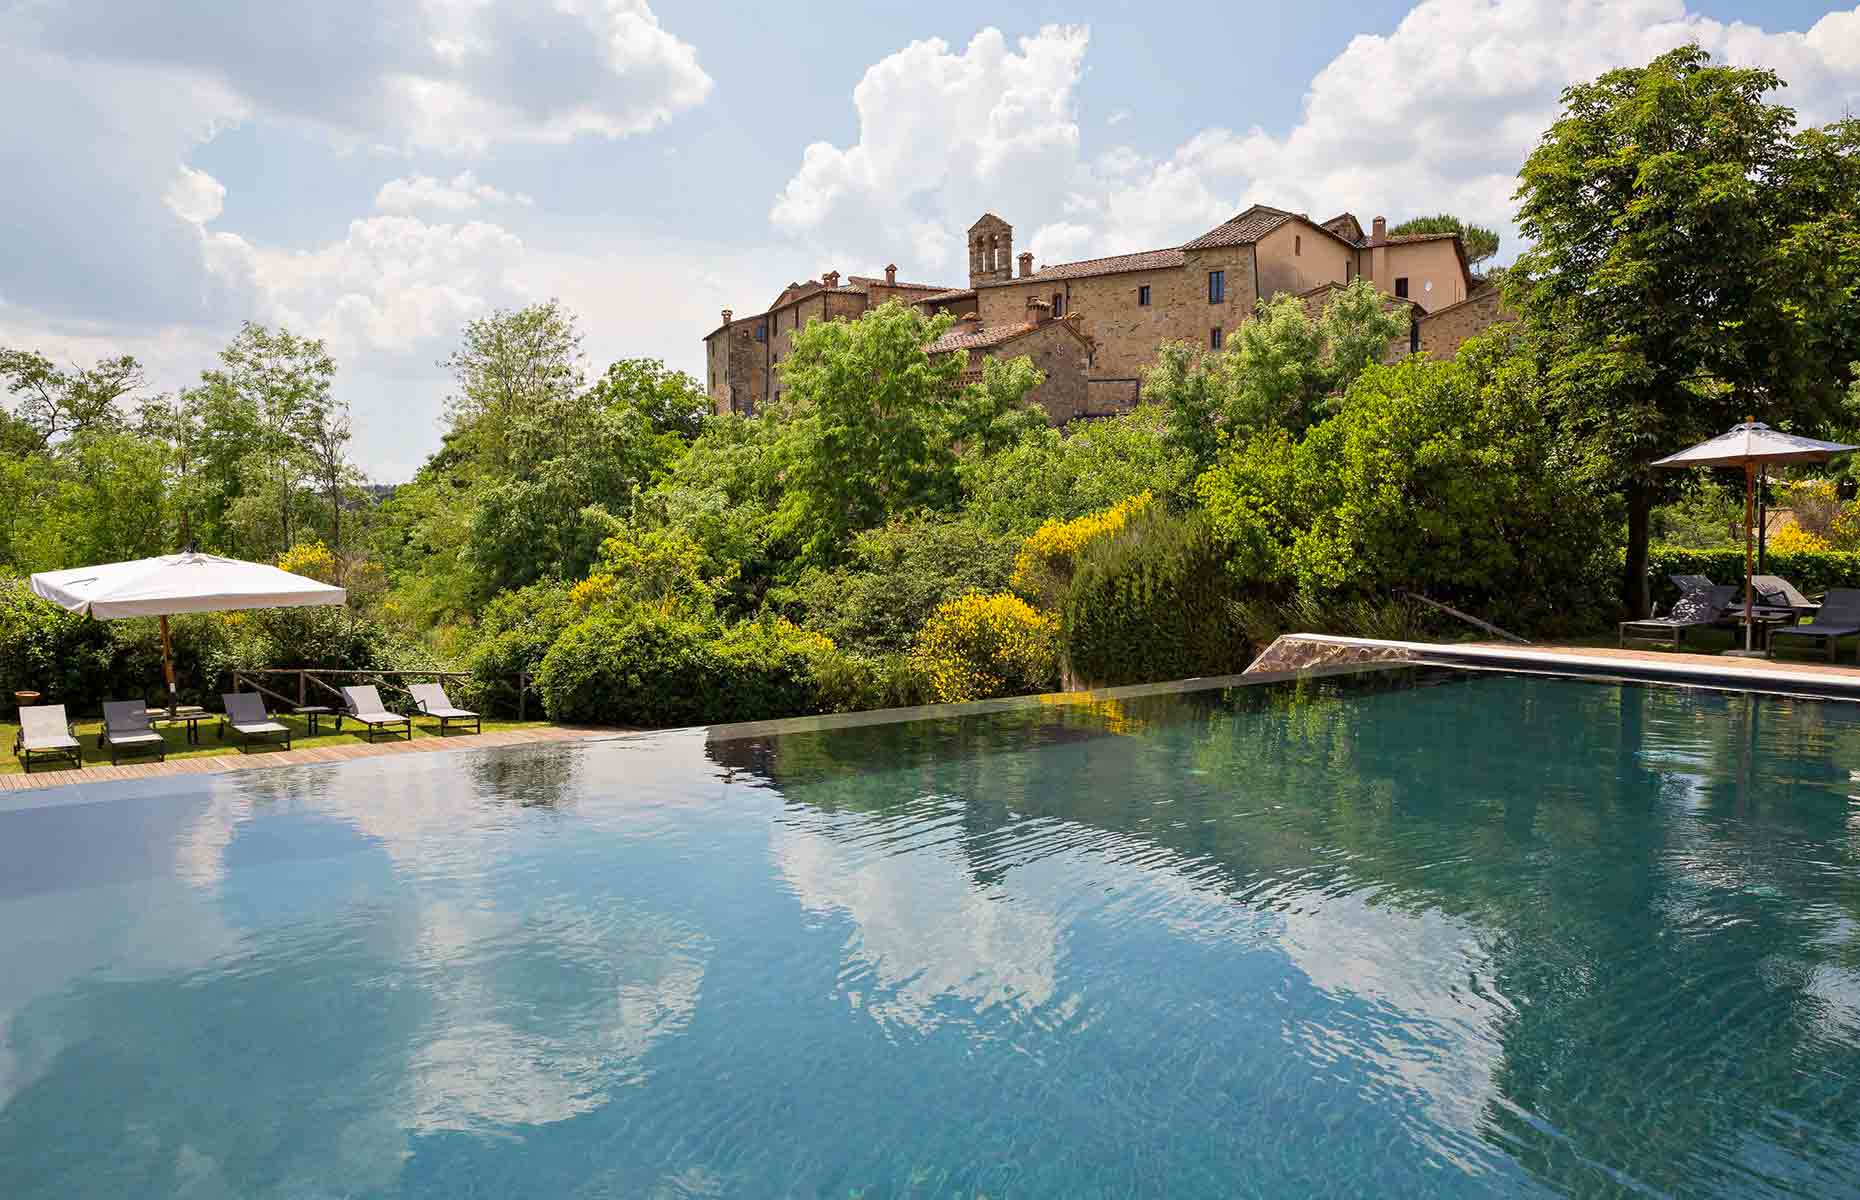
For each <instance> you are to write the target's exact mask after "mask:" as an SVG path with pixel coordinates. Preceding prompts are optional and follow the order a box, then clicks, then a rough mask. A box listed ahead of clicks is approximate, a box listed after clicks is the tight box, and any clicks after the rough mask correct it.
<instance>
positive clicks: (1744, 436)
mask: <svg viewBox="0 0 1860 1200" xmlns="http://www.w3.org/2000/svg"><path fill="white" fill-rule="evenodd" d="M1855 449H1860V447H1856V446H1847V445H1843V444H1842V443H1840V442H1823V441H1818V440H1817V439H1815V438H1805V437H1797V436H1796V435H1795V434H1793V433H1779V432H1777V431H1776V430H1774V429H1771V428H1770V427H1769V426H1768V425H1765V424H1764V423H1763V422H1761V421H1758V420H1754V419H1752V418H1750V417H1745V418H1744V423H1743V424H1742V425H1737V426H1734V427H1733V428H1732V429H1731V430H1730V432H1728V433H1722V434H1719V435H1718V436H1717V437H1715V438H1713V439H1711V440H1710V441H1709V442H1700V443H1699V444H1698V445H1696V446H1693V447H1692V448H1691V449H1689V450H1681V451H1680V452H1679V453H1677V454H1669V455H1667V456H1666V457H1665V458H1662V459H1656V460H1655V461H1654V464H1653V465H1654V466H1656V467H1742V468H1744V653H1746V654H1750V653H1753V651H1752V650H1751V648H1750V642H1751V624H1752V621H1751V618H1752V616H1753V611H1752V610H1753V608H1754V605H1755V598H1754V597H1753V596H1752V595H1751V588H1750V576H1751V573H1752V567H1751V547H1752V541H1751V532H1750V527H1751V521H1752V510H1753V508H1754V507H1755V504H1756V494H1757V468H1758V467H1759V466H1767V465H1768V464H1770V463H1789V462H1826V461H1828V460H1829V459H1831V458H1833V457H1834V456H1835V455H1837V454H1845V453H1847V452H1848V451H1849V450H1855Z"/></svg>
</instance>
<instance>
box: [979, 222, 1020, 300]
mask: <svg viewBox="0 0 1860 1200" xmlns="http://www.w3.org/2000/svg"><path fill="white" fill-rule="evenodd" d="M1012 278H1014V227H1013V226H1012V225H1009V224H1008V223H1007V222H1006V221H1003V220H1002V219H1001V218H1000V217H997V216H995V214H993V213H983V214H982V219H981V220H979V221H977V222H976V223H975V224H973V225H971V226H969V286H970V287H974V286H975V285H976V284H978V283H994V282H996V281H1003V282H1005V281H1006V280H1009V279H1012Z"/></svg>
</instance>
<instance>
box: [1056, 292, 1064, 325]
mask: <svg viewBox="0 0 1860 1200" xmlns="http://www.w3.org/2000/svg"><path fill="white" fill-rule="evenodd" d="M1065 315H1066V294H1065V293H1064V292H1054V293H1053V319H1054V320H1055V321H1056V320H1058V319H1059V318H1060V317H1063V316H1065Z"/></svg>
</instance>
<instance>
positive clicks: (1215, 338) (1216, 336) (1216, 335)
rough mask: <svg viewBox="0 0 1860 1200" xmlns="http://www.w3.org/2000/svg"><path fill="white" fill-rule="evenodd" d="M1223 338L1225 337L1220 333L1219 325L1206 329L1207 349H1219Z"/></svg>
mask: <svg viewBox="0 0 1860 1200" xmlns="http://www.w3.org/2000/svg"><path fill="white" fill-rule="evenodd" d="M1225 340H1226V339H1225V338H1224V337H1223V336H1222V335H1221V327H1220V326H1219V325H1216V326H1215V327H1214V328H1212V329H1210V330H1208V349H1210V350H1219V349H1220V348H1221V343H1222V342H1223V341H1225Z"/></svg>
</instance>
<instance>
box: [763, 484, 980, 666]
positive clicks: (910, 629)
mask: <svg viewBox="0 0 1860 1200" xmlns="http://www.w3.org/2000/svg"><path fill="white" fill-rule="evenodd" d="M1014 545H1015V539H1013V538H1012V537H1008V536H1004V535H1001V534H995V533H990V532H988V531H987V530H984V529H982V528H981V527H980V526H979V525H976V524H973V523H971V522H968V521H959V520H950V519H947V518H943V517H924V518H920V519H917V520H914V521H894V522H892V523H891V524H889V525H884V526H881V527H880V528H878V529H872V530H868V531H866V532H864V533H861V534H859V535H858V536H857V537H855V538H854V539H853V546H852V561H851V562H849V563H848V564H847V565H845V566H843V567H835V568H833V569H831V570H819V569H816V570H812V571H809V572H808V573H807V574H806V575H804V576H802V577H801V579H800V580H798V581H797V582H796V583H795V584H794V585H793V586H792V587H787V588H782V589H779V590H778V591H776V592H772V593H771V594H770V597H769V600H770V603H771V604H772V605H774V606H777V607H778V608H779V610H780V611H782V612H784V613H786V614H788V615H789V616H791V617H792V618H793V619H794V620H796V621H798V622H799V623H800V624H801V625H803V626H805V627H806V628H808V629H814V630H818V631H819V632H821V633H824V634H826V635H827V636H828V637H830V638H832V639H833V642H834V644H835V645H838V646H842V647H845V648H847V649H849V650H852V651H854V652H855V653H859V654H865V655H879V656H895V655H898V654H902V653H903V652H905V651H907V650H908V649H909V648H910V645H911V641H912V639H913V638H915V637H916V635H917V631H918V630H919V629H921V628H923V626H924V623H925V622H926V621H928V620H929V619H930V614H931V613H933V612H935V611H936V608H937V606H938V605H940V604H942V603H943V602H944V601H946V600H953V599H955V598H956V597H958V596H961V595H964V594H965V593H968V592H972V591H974V592H995V591H1000V590H1002V589H1004V588H1005V587H1006V586H1007V582H1008V574H1009V571H1010V569H1011V567H1012V565H1013V561H1014Z"/></svg>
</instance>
